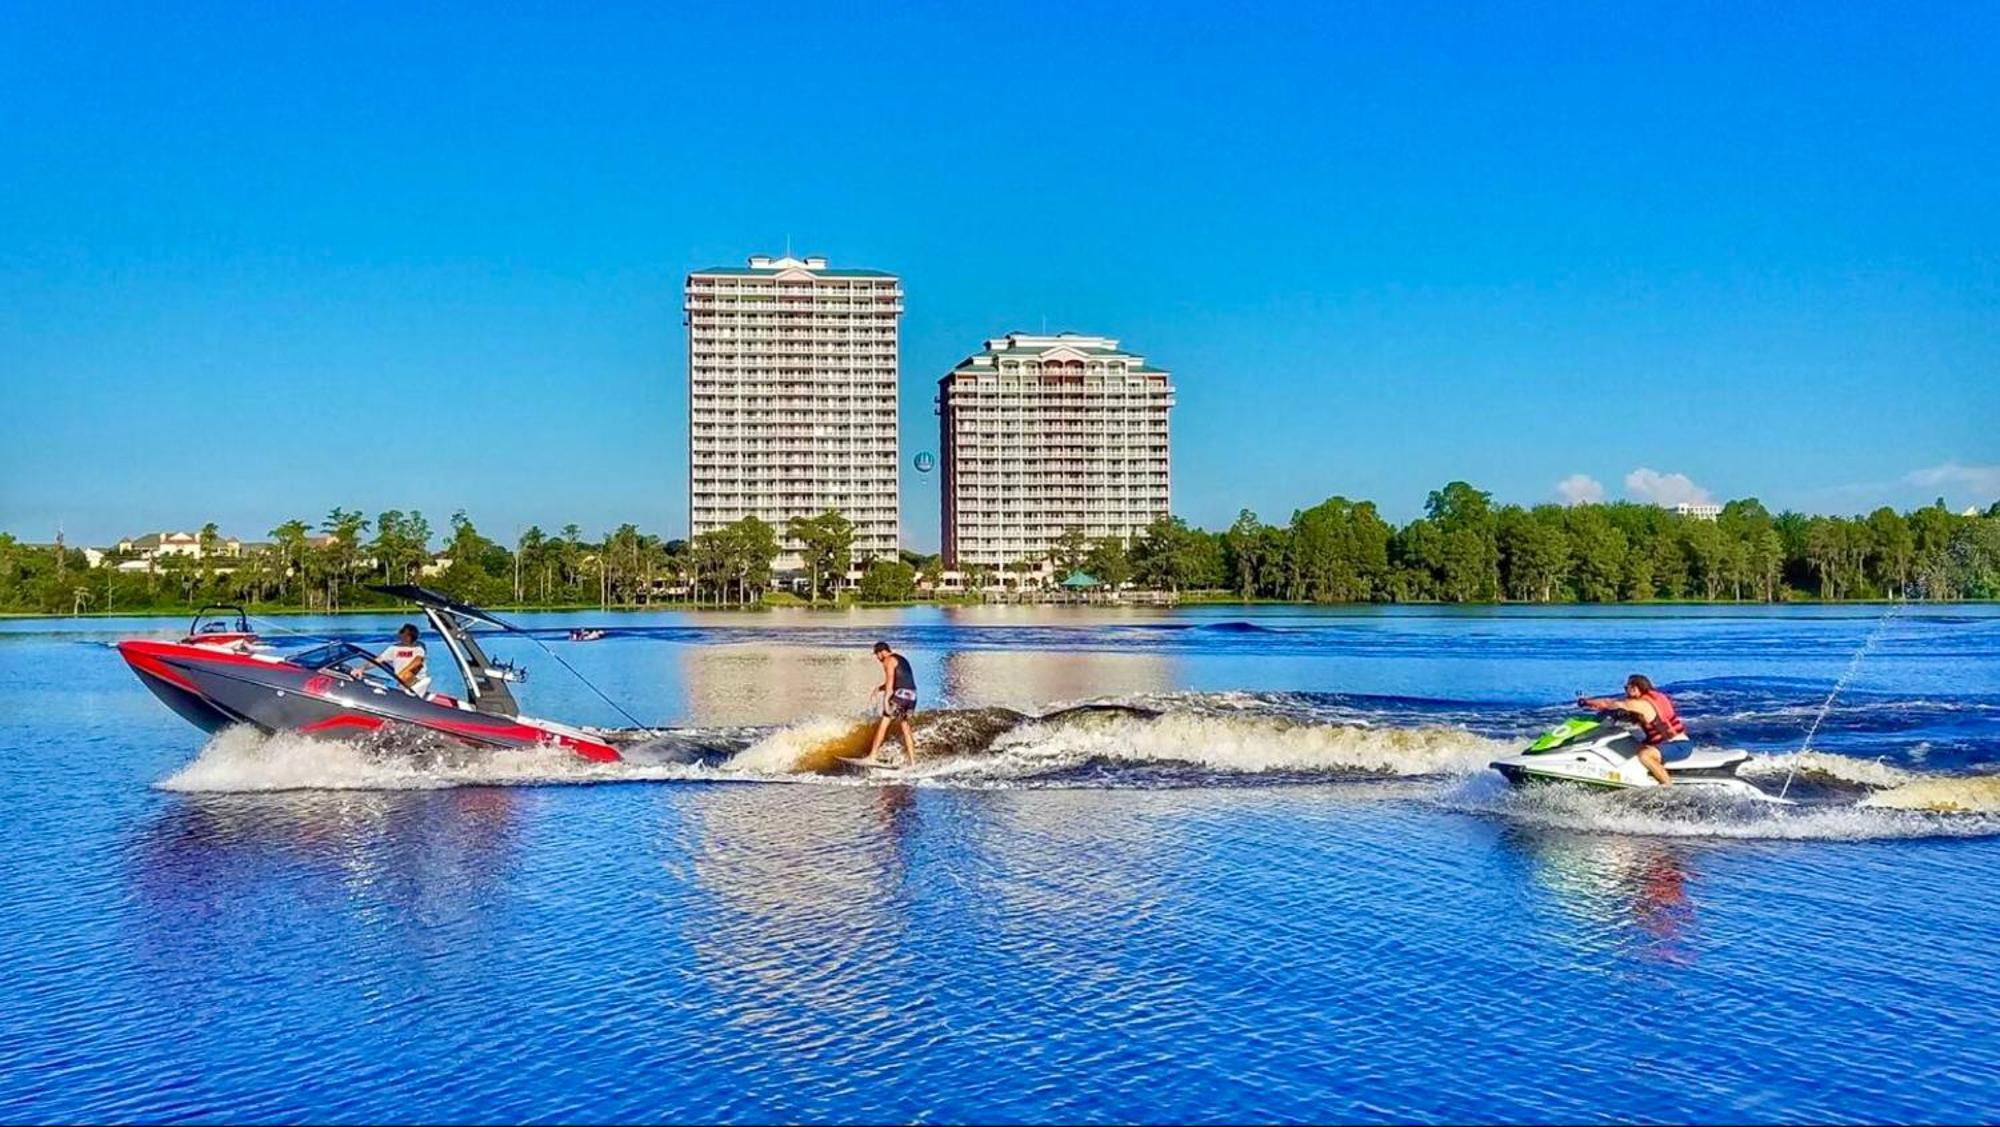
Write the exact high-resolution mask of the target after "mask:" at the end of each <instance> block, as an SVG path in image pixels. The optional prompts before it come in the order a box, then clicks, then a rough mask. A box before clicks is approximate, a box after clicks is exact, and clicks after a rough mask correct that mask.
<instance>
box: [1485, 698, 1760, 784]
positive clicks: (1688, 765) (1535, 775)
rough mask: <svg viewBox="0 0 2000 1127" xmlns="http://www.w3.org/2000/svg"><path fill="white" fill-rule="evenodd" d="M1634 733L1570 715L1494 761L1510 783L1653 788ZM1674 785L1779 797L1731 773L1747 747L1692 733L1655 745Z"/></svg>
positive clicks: (1595, 719)
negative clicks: (1726, 746)
mask: <svg viewBox="0 0 2000 1127" xmlns="http://www.w3.org/2000/svg"><path fill="white" fill-rule="evenodd" d="M1639 747H1640V743H1639V738H1638V737H1637V736H1636V735H1634V734H1633V733H1632V732H1630V731H1628V730H1626V729H1625V728H1623V727H1621V726H1620V725H1618V724H1615V723H1613V722H1611V721H1610V720H1606V719H1603V718H1601V717H1596V716H1572V717H1570V718H1569V719H1567V720H1565V721H1563V722H1562V723H1560V724H1558V725H1556V726H1555V727H1553V728H1550V729H1549V730H1548V731H1546V732H1544V733H1542V737H1541V738H1540V739H1538V740H1536V741H1535V742H1534V743H1532V744H1529V745H1528V747H1527V750H1525V751H1523V752H1521V753H1520V754H1519V755H1511V756H1508V757H1507V758H1505V759H1496V760H1494V761H1493V769H1494V770H1496V771H1498V772H1500V773H1501V774H1502V775H1505V776H1506V777H1507V781H1508V782H1510V783H1517V784H1525V783H1542V782H1560V783H1583V784H1585V785H1588V786H1595V787H1606V788H1610V789H1614V790H1627V789H1643V788H1647V787H1651V788H1654V789H1657V788H1658V787H1659V785H1660V784H1659V782H1658V781H1657V780H1655V779H1654V778H1653V776H1652V774H1651V772H1649V771H1647V770H1646V765H1645V764H1643V763H1641V762H1639ZM1660 752H1661V759H1662V761H1663V762H1664V763H1665V764H1666V768H1667V774H1668V775H1669V776H1671V777H1672V778H1673V780H1674V785H1675V786H1676V787H1681V786H1697V787H1701V788H1702V789H1704V790H1720V791H1723V792H1725V793H1728V794H1731V795H1734V796H1737V797H1741V798H1761V799H1767V800H1770V801H1773V802H1776V801H1779V800H1778V799H1776V798H1773V797H1772V796H1771V795H1768V794H1765V793H1764V792H1763V791H1761V790H1758V789H1757V788H1756V787H1754V786H1751V785H1750V784H1749V783H1747V782H1745V781H1744V780H1742V779H1739V778H1737V777H1736V772H1737V770H1738V769H1739V768H1741V767H1742V766H1743V764H1745V763H1747V762H1749V759H1750V753H1749V752H1747V751H1727V750H1722V749H1718V748H1708V747H1701V746H1699V745H1697V744H1696V743H1695V742H1694V741H1693V740H1691V739H1680V740H1672V741H1669V742H1668V743H1667V744H1666V745H1665V746H1664V747H1662V748H1661V749H1660Z"/></svg>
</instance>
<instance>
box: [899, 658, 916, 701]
mask: <svg viewBox="0 0 2000 1127" xmlns="http://www.w3.org/2000/svg"><path fill="white" fill-rule="evenodd" d="M905 689H907V690H909V691H910V692H913V693H914V692H916V691H917V674H916V671H915V670H912V669H911V668H910V663H909V661H908V660H907V659H906V658H904V657H903V655H902V654H897V655H896V691H897V692H899V693H900V692H902V691H903V690H905Z"/></svg>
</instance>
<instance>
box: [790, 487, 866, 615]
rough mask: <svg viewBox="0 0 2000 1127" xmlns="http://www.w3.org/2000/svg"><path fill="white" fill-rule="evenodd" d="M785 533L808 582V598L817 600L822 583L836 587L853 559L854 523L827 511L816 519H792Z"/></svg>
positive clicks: (822, 588) (836, 513)
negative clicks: (797, 551) (795, 545)
mask: <svg viewBox="0 0 2000 1127" xmlns="http://www.w3.org/2000/svg"><path fill="white" fill-rule="evenodd" d="M785 534H786V535H787V536H789V537H791V539H792V541H793V542H794V543H796V544H797V545H798V548H799V556H800V558H801V559H803V560H804V561H805V565H806V574H807V575H808V576H809V577H810V580H811V584H812V586H811V588H810V591H811V594H810V596H809V597H810V599H811V600H812V601H813V602H818V601H819V596H820V594H821V592H822V591H824V590H825V587H826V584H828V583H832V584H834V585H835V586H836V587H837V586H838V584H839V582H840V579H841V577H842V576H845V575H846V574H847V569H848V568H849V567H850V566H851V565H852V564H853V560H854V522H853V521H850V520H848V519H847V518H846V517H844V516H842V515H841V514H840V513H838V512H835V511H833V510H832V509H828V510H827V511H826V512H823V513H821V514H819V515H818V516H816V517H793V518H792V519H791V520H790V521H788V522H787V523H786V525H785Z"/></svg>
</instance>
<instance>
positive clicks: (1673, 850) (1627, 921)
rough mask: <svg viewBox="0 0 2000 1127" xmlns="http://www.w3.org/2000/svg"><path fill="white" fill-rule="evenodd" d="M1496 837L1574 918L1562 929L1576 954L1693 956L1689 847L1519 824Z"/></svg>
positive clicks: (1693, 877) (1659, 958) (1660, 958)
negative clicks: (1523, 859) (1527, 865)
mask: <svg viewBox="0 0 2000 1127" xmlns="http://www.w3.org/2000/svg"><path fill="white" fill-rule="evenodd" d="M1501 838H1502V840H1503V841H1504V842H1505V843H1506V844H1508V845H1509V846H1511V847H1513V848H1514V849H1517V850H1519V851H1520V852H1521V854H1522V855H1524V856H1525V857H1526V858H1527V859H1528V860H1529V861H1530V862H1531V864H1532V873H1533V876H1534V879H1535V880H1536V882H1537V884H1538V885H1539V886H1540V887H1542V888H1543V889H1545V890H1547V891H1548V892H1549V893H1551V894H1552V901H1553V903H1554V905H1555V907H1556V908H1557V909H1558V910H1559V911H1561V912H1562V913H1563V914H1564V915H1565V916H1566V917H1568V918H1569V919H1570V920H1571V921H1572V923H1573V924H1575V925H1576V926H1575V927H1574V928H1572V929H1569V930H1567V931H1566V932H1565V934H1566V936H1567V937H1568V939H1569V941H1570V942H1572V943H1573V944H1575V946H1576V947H1577V949H1578V951H1579V953H1580V954H1582V955H1584V956H1586V957H1595V956H1602V955H1606V954H1611V955H1618V956H1635V957H1638V958H1642V959H1646V960H1649V961H1654V962H1658V963H1664V964H1671V965H1685V964H1688V963H1691V962H1693V961H1694V958H1695V952H1696V950H1697V948H1696V945H1694V944H1693V943H1691V942H1689V940H1690V939H1691V938H1692V936H1693V932H1694V928H1695V925H1696V923H1697V916H1696V906H1697V901H1696V898H1695V895H1694V890H1695V888H1697V887H1698V884H1699V877H1698V873H1697V872H1696V869H1695V867H1694V859H1695V850H1696V847H1695V846H1693V845H1690V844H1688V843H1685V842H1674V841H1662V840H1658V839H1653V838H1645V837H1622V836H1616V835H1611V834H1580V833H1568V832H1564V831H1559V830H1548V829H1541V828H1530V827H1518V826H1515V827H1508V828H1507V829H1506V830H1505V831H1504V832H1503V833H1502V835H1501Z"/></svg>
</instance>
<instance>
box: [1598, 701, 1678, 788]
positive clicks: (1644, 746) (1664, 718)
mask: <svg viewBox="0 0 2000 1127" xmlns="http://www.w3.org/2000/svg"><path fill="white" fill-rule="evenodd" d="M1576 703H1577V707H1579V708H1588V709H1591V710H1593V711H1596V712H1622V713H1624V714H1625V715H1627V716H1629V717H1631V718H1632V720H1633V722H1635V723H1637V724H1638V725H1639V731H1640V745H1639V762H1640V763H1642V764H1644V765H1645V768H1646V772H1647V773H1648V774H1650V775H1652V776H1653V778H1655V779H1657V780H1658V781H1659V784H1660V785H1661V786H1663V787H1664V786H1670V785H1672V783H1673V779H1672V778H1671V777H1669V776H1668V774H1667V765H1666V762H1665V761H1664V760H1663V759H1662V758H1661V754H1660V749H1661V747H1662V746H1663V745H1665V744H1667V743H1670V742H1672V741H1674V740H1684V739H1687V738H1688V735H1687V725H1685V724H1682V723H1681V714H1680V712H1679V711H1678V710H1677V709H1675V708H1674V702H1673V701H1672V700H1670V699H1668V697H1667V694H1665V693H1663V692H1661V691H1660V690H1658V689H1656V688H1654V687H1653V682H1652V681H1650V680H1648V679H1647V678H1646V675H1645V674H1643V673H1634V674H1632V675H1631V676H1630V677H1627V678H1625V695H1624V697H1623V698H1620V697H1578V698H1576Z"/></svg>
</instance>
